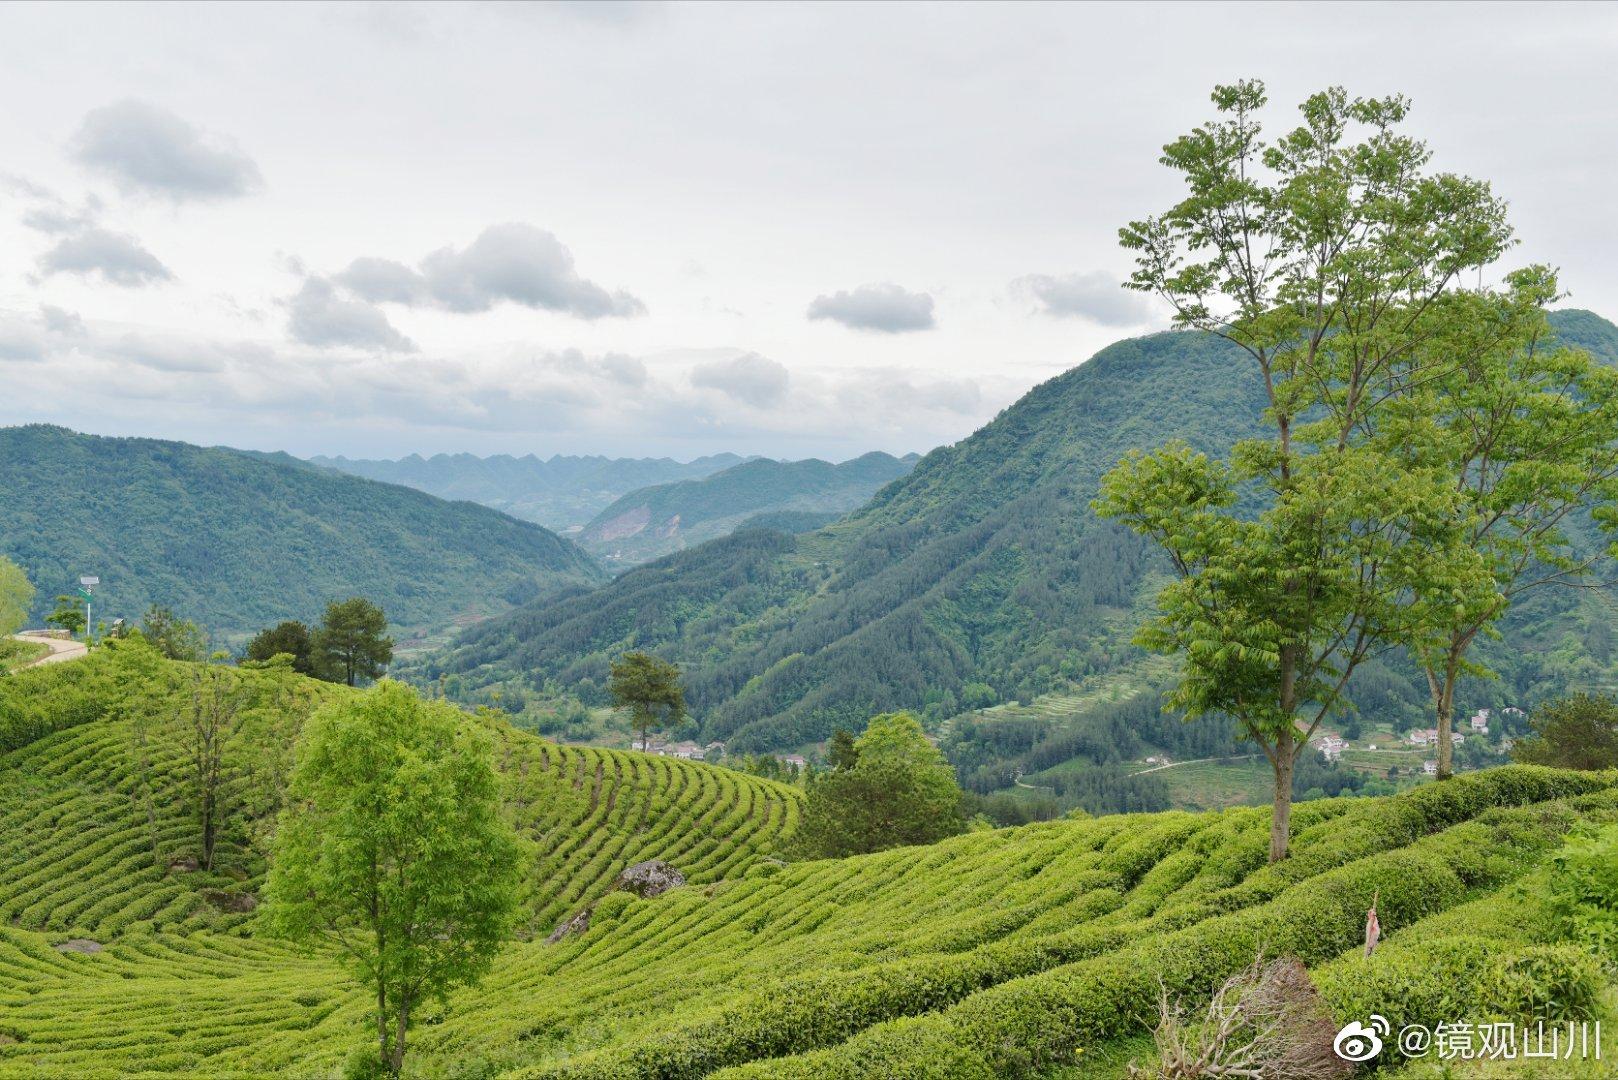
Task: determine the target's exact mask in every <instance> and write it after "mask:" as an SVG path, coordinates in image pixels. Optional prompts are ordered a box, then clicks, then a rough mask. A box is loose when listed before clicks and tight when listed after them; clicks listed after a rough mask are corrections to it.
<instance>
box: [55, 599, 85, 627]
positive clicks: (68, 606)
mask: <svg viewBox="0 0 1618 1080" xmlns="http://www.w3.org/2000/svg"><path fill="white" fill-rule="evenodd" d="M84 619H85V612H84V600H83V599H82V598H81V597H77V596H58V597H57V598H56V608H55V609H54V610H53V611H52V612H51V613H50V614H49V615H47V616H45V622H46V623H47V624H48V625H50V626H57V627H60V628H62V629H63V630H66V631H67V632H68V633H69V634H73V635H75V636H76V635H78V634H82V633H83V632H84Z"/></svg>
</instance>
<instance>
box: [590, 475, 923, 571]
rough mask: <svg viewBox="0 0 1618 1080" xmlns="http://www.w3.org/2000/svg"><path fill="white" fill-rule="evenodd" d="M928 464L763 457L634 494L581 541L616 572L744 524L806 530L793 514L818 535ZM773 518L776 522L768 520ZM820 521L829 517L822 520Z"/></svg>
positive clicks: (597, 520) (600, 517)
mask: <svg viewBox="0 0 1618 1080" xmlns="http://www.w3.org/2000/svg"><path fill="white" fill-rule="evenodd" d="M918 460H920V458H919V456H918V455H916V454H908V455H906V456H905V457H903V458H896V457H894V456H893V455H891V454H883V453H870V454H865V455H863V456H861V457H857V458H853V459H852V460H849V461H845V462H843V463H842V464H840V465H833V464H831V463H830V462H828V461H821V460H819V459H818V458H810V459H808V460H806V461H772V460H770V459H768V458H758V459H755V460H753V461H748V462H744V463H743V464H740V465H733V466H732V467H730V468H728V469H726V470H724V471H723V472H718V473H715V474H713V475H712V476H709V477H705V478H703V479H701V480H682V481H680V482H678V483H674V484H660V485H658V486H656V487H648V488H642V489H640V490H639V491H632V492H630V493H629V494H628V495H625V496H624V497H623V498H621V499H619V500H618V501H617V502H615V503H613V504H612V505H611V506H609V507H607V508H606V509H605V510H603V511H601V513H599V514H597V515H596V517H595V519H594V520H592V521H591V522H590V523H589V524H588V525H586V526H585V527H584V531H583V532H582V533H580V534H579V536H578V538H577V539H578V542H579V543H580V544H582V545H583V546H584V548H585V549H586V550H587V551H589V552H591V553H592V554H594V555H595V556H597V557H598V558H600V559H601V560H602V561H603V562H604V563H606V564H607V565H608V566H609V567H611V566H633V565H635V564H637V563H643V562H646V561H648V560H650V559H655V558H657V557H659V556H661V555H667V554H669V553H670V552H673V551H679V550H681V549H683V548H688V547H691V546H693V545H695V544H700V543H702V542H703V541H705V540H712V539H715V538H717V537H720V536H726V535H728V534H730V533H732V532H735V531H736V529H737V528H739V527H741V526H743V525H749V526H751V527H755V528H756V527H763V528H772V527H773V528H781V529H782V531H784V532H796V531H800V530H799V529H797V528H794V527H793V522H794V521H797V522H806V520H807V519H806V518H804V517H799V518H795V519H794V518H788V517H783V516H776V515H783V514H788V513H793V514H802V515H816V516H817V519H816V520H814V523H813V524H812V525H808V528H817V527H819V526H820V525H824V524H827V523H828V522H829V521H831V520H835V518H836V517H838V516H840V515H842V514H845V513H847V512H849V511H850V510H855V509H858V508H859V507H861V506H863V505H864V504H865V503H866V502H867V501H868V500H869V499H870V498H871V496H872V495H875V494H876V493H877V491H878V490H880V489H881V488H882V486H883V485H884V484H887V483H890V482H891V481H893V480H896V479H898V478H899V477H901V476H903V475H905V474H906V473H907V472H909V471H910V470H911V469H912V468H913V467H914V466H915V464H916V462H917V461H918ZM765 515H769V516H765ZM819 515H829V516H828V517H825V518H823V519H822V518H819V517H818V516H819Z"/></svg>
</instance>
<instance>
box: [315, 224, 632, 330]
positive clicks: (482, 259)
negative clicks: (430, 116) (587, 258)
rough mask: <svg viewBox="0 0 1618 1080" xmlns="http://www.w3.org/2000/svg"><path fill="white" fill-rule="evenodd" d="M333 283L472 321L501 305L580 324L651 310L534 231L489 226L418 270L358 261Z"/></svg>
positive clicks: (541, 232)
mask: <svg viewBox="0 0 1618 1080" xmlns="http://www.w3.org/2000/svg"><path fill="white" fill-rule="evenodd" d="M333 280H334V281H335V282H337V283H338V284H340V285H343V286H344V287H346V288H348V289H350V290H352V291H353V292H354V294H355V295H356V296H359V297H361V298H362V299H364V300H368V301H370V302H371V303H393V304H405V305H408V306H411V307H435V308H440V309H442V310H445V311H454V312H461V313H471V312H480V311H488V310H489V309H490V308H492V307H494V306H495V305H496V304H498V303H501V302H507V303H513V304H521V305H522V306H524V307H530V308H537V309H541V310H545V311H559V312H564V313H566V314H569V315H574V316H577V317H578V318H581V319H600V318H604V317H607V316H632V315H642V314H645V312H646V306H645V305H644V304H642V303H641V302H640V300H638V299H637V298H635V297H634V296H631V295H630V294H628V293H626V292H623V291H622V290H619V291H614V292H609V291H608V290H607V289H605V288H603V287H602V286H600V285H598V284H596V283H595V282H593V281H590V280H588V279H586V278H584V277H582V276H581V275H580V274H579V272H578V270H577V268H576V267H575V266H574V262H573V253H572V252H571V251H569V250H568V248H567V246H566V245H565V244H563V243H562V242H561V241H560V240H558V239H557V238H556V237H555V236H554V235H553V234H551V233H549V232H546V231H545V230H544V229H540V228H537V227H535V226H533V225H526V224H523V223H521V222H511V223H508V224H504V225H491V226H490V227H489V228H487V229H484V230H483V232H482V233H480V234H479V235H478V237H477V239H475V240H473V241H472V242H471V243H470V244H468V245H467V246H466V247H464V248H460V249H456V248H453V247H446V248H441V249H440V250H438V251H435V252H433V253H432V254H430V255H428V256H427V257H426V258H424V259H423V260H422V261H421V263H420V266H419V268H412V267H409V266H406V265H405V264H404V263H401V262H396V261H394V260H391V259H378V258H370V257H366V258H359V259H355V260H354V261H353V262H352V263H350V264H349V266H348V268H347V269H346V270H344V271H342V272H341V273H339V274H336V275H334V277H333Z"/></svg>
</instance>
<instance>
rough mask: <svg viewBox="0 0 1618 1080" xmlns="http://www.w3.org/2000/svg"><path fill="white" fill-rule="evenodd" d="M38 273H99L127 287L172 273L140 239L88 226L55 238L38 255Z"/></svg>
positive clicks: (161, 278) (170, 278)
mask: <svg viewBox="0 0 1618 1080" xmlns="http://www.w3.org/2000/svg"><path fill="white" fill-rule="evenodd" d="M39 271H40V274H41V275H43V276H45V277H49V276H51V275H52V274H77V275H79V276H80V277H91V276H95V275H99V276H100V277H101V278H102V279H103V280H105V281H107V282H108V283H110V284H113V285H122V286H125V287H126V288H133V287H138V286H141V285H151V284H154V283H156V282H160V281H170V280H172V279H173V277H174V275H173V274H172V273H170V272H169V268H168V267H166V266H164V265H163V263H162V262H161V261H159V260H158V258H157V256H156V255H153V254H152V253H151V252H150V251H147V250H146V249H145V248H144V247H142V246H141V243H140V241H139V240H136V239H135V238H134V237H133V236H129V235H127V234H125V233H115V232H112V231H111V230H109V229H100V228H88V229H81V230H79V231H78V232H74V233H71V234H69V235H68V236H66V237H64V238H63V239H62V240H60V241H58V242H57V244H56V246H55V247H53V248H51V249H50V250H49V251H47V252H45V254H43V255H41V256H40V257H39Z"/></svg>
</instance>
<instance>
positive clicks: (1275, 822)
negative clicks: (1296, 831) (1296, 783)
mask: <svg viewBox="0 0 1618 1080" xmlns="http://www.w3.org/2000/svg"><path fill="white" fill-rule="evenodd" d="M1292 745H1293V739H1292V732H1291V731H1290V730H1288V731H1285V732H1283V733H1282V734H1281V737H1280V738H1279V739H1277V740H1276V744H1275V760H1274V761H1273V762H1272V764H1273V765H1274V766H1275V802H1274V806H1273V808H1272V810H1271V814H1270V861H1271V862H1280V861H1281V860H1282V859H1284V858H1286V857H1287V848H1288V847H1289V845H1290V844H1291V842H1292V770H1293V766H1294V764H1295V760H1294V755H1293V752H1292Z"/></svg>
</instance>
